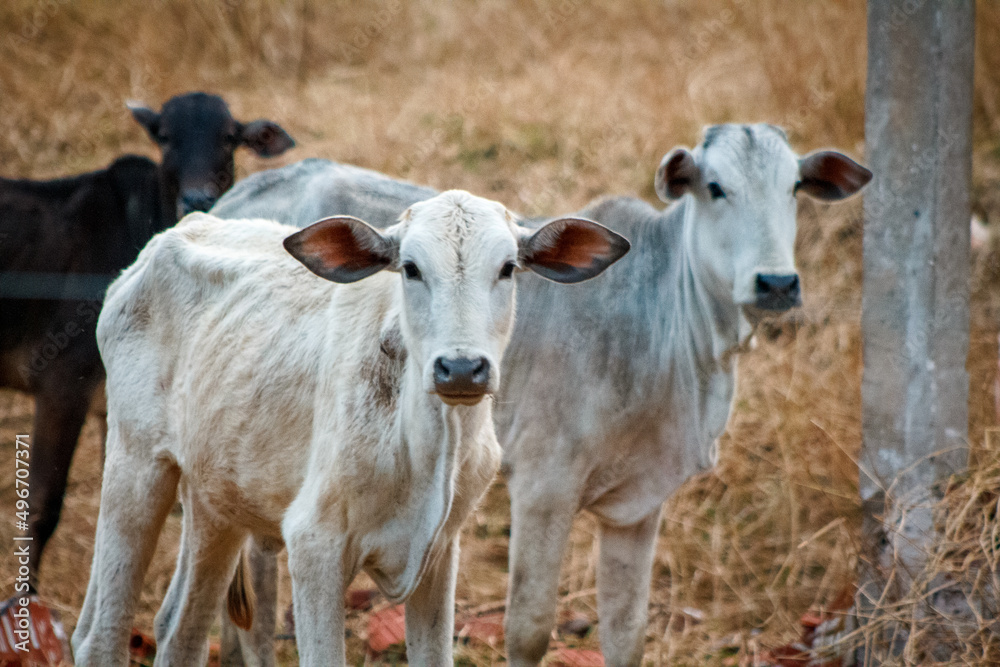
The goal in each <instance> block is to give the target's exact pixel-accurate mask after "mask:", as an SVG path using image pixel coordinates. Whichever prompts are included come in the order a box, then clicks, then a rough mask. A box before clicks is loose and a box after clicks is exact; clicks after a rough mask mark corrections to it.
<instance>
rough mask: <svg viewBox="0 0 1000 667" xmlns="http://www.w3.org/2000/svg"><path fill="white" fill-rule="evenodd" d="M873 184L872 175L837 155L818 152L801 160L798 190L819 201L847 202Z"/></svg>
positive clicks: (849, 160) (836, 153)
mask: <svg viewBox="0 0 1000 667" xmlns="http://www.w3.org/2000/svg"><path fill="white" fill-rule="evenodd" d="M870 180H872V173H871V172H870V171H868V170H867V169H866V168H864V167H862V166H861V165H860V164H858V163H857V162H855V161H854V160H852V159H851V158H849V157H847V156H846V155H843V154H842V153H838V152H836V151H816V152H815V153H810V154H809V155H807V156H805V157H804V158H802V159H800V160H799V183H798V185H797V189H798V190H801V191H802V192H805V193H806V194H807V195H810V196H813V197H816V198H817V199H824V200H826V201H837V200H838V199H845V198H847V197H850V196H851V195H853V194H855V193H856V192H858V191H859V190H861V188H863V187H865V185H867V184H868V181H870Z"/></svg>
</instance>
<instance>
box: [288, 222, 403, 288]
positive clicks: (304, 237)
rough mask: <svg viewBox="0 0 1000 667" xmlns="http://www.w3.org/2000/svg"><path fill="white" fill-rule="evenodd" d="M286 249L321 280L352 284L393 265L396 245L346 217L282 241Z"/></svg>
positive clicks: (311, 228) (395, 256) (364, 225)
mask: <svg viewBox="0 0 1000 667" xmlns="http://www.w3.org/2000/svg"><path fill="white" fill-rule="evenodd" d="M284 246H285V250H287V251H288V252H289V254H290V255H291V256H292V257H294V258H295V259H297V260H299V261H300V262H302V264H304V265H305V267H306V268H307V269H309V270H310V271H312V272H313V273H315V274H316V275H317V276H319V277H321V278H326V279H327V280H331V281H333V282H335V283H353V282H357V281H358V280H361V279H362V278H367V277H368V276H370V275H372V274H374V273H378V272H379V271H381V270H382V269H384V268H387V267H389V266H392V265H393V264H395V263H396V259H397V255H398V248H397V245H396V242H395V241H394V240H393V239H391V238H389V237H387V236H384V235H382V234H381V233H379V232H378V231H377V230H376V229H375V228H373V227H371V226H370V225H369V224H368V223H366V222H363V221H361V220H358V219H357V218H353V217H351V216H349V215H338V216H334V217H332V218H324V219H323V220H320V221H319V222H315V223H313V224H312V225H309V226H308V227H306V228H305V229H303V230H302V231H299V232H296V233H294V234H292V235H291V236H289V237H288V238H286V239H285V241H284Z"/></svg>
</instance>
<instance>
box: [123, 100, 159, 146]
mask: <svg viewBox="0 0 1000 667" xmlns="http://www.w3.org/2000/svg"><path fill="white" fill-rule="evenodd" d="M125 106H126V107H127V108H128V110H129V111H131V112H132V118H135V120H136V121H137V122H138V123H139V125H142V126H143V127H144V128H146V132H148V133H149V136H150V137H152V138H153V141H155V142H157V143H159V141H160V114H158V113H157V112H155V111H153V110H152V109H150V108H149V107H147V106H146V105H145V104H143V103H142V102H136V101H134V100H129V101H127V102H125Z"/></svg>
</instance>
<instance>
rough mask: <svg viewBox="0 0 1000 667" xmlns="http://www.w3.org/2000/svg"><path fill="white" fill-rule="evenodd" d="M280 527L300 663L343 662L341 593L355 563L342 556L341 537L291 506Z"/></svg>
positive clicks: (314, 666) (315, 666)
mask: <svg viewBox="0 0 1000 667" xmlns="http://www.w3.org/2000/svg"><path fill="white" fill-rule="evenodd" d="M288 515H289V518H286V520H285V524H284V526H283V527H282V533H283V536H284V538H285V546H286V548H287V549H288V571H289V573H290V574H291V576H292V608H293V609H294V611H295V643H296V645H297V646H298V650H299V665H301V666H302V667H319V666H320V665H323V666H324V667H327V666H329V665H344V664H346V661H347V656H346V652H345V647H344V592H345V590H346V588H347V584H348V583H349V582H350V581H351V579H352V578H353V577H354V574H355V572H356V566H355V564H354V563H353V562H347V561H346V559H345V556H346V551H345V549H344V541H345V540H344V537H343V536H342V535H337V534H334V533H331V532H330V530H329V527H327V526H323V525H320V524H318V523H317V522H314V521H312V520H311V519H308V518H299V517H297V516H296V513H295V511H294V504H293V509H291V510H289V512H288Z"/></svg>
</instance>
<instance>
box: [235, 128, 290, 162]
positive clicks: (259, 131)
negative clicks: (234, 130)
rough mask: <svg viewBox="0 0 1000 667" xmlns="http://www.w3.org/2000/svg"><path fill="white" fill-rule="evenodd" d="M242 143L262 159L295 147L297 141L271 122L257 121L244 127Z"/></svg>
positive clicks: (241, 130)
mask: <svg viewBox="0 0 1000 667" xmlns="http://www.w3.org/2000/svg"><path fill="white" fill-rule="evenodd" d="M240 142H241V143H242V144H243V145H244V146H246V147H247V148H249V149H250V150H252V151H253V152H254V153H256V154H257V155H259V156H261V157H275V156H278V155H281V154H282V153H284V152H285V151H287V150H288V149H289V148H292V147H293V146H295V140H294V139H292V137H291V136H290V135H289V134H288V133H287V132H285V130H284V129H282V127H281V126H280V125H278V124H277V123H275V122H273V121H270V120H255V121H253V122H251V123H247V124H246V125H242V126H241V127H240Z"/></svg>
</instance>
